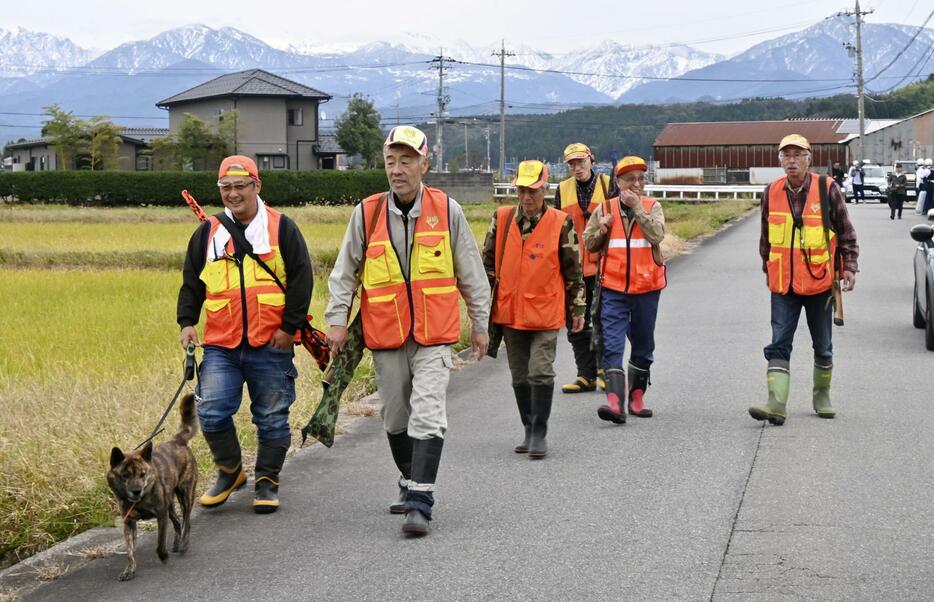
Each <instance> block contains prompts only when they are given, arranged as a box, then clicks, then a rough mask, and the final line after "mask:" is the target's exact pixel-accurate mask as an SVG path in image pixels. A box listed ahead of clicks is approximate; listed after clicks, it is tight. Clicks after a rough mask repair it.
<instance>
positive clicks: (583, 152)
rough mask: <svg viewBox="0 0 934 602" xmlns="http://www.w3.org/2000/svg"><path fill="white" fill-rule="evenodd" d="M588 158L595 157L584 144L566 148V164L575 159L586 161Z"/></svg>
mask: <svg viewBox="0 0 934 602" xmlns="http://www.w3.org/2000/svg"><path fill="white" fill-rule="evenodd" d="M587 157H593V152H591V150H590V147H589V146H587V145H586V144H584V143H583V142H573V143H571V144H568V145H567V146H566V147H565V148H564V162H565V163H567V162H568V161H571V160H574V159H585V158H587Z"/></svg>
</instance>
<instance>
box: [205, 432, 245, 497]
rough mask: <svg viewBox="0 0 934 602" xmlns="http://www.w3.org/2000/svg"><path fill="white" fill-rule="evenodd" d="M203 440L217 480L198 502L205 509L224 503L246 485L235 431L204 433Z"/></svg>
mask: <svg viewBox="0 0 934 602" xmlns="http://www.w3.org/2000/svg"><path fill="white" fill-rule="evenodd" d="M204 439H205V441H207V442H208V447H210V448H211V455H212V456H214V465H215V466H216V467H217V478H216V479H215V480H214V484H213V485H212V486H211V488H210V489H208V490H207V491H206V492H204V494H203V495H202V496H201V497H200V498H199V499H198V502H199V503H200V504H201V505H202V506H204V507H206V508H214V507H215V506H220V505H221V504H223V503H224V502H226V501H227V498H229V497H230V494H231V493H233V492H234V491H236V490H237V489H240V488H241V487H243V486H244V485H245V484H246V473H245V472H243V465H242V463H241V461H240V442H239V441H238V440H237V431H236V429H233V428H232V429H230V430H229V431H224V432H221V433H208V432H205V433H204Z"/></svg>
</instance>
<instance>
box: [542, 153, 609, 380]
mask: <svg viewBox="0 0 934 602" xmlns="http://www.w3.org/2000/svg"><path fill="white" fill-rule="evenodd" d="M564 162H565V163H567V164H568V169H569V170H570V171H571V174H572V175H571V177H570V178H567V179H566V180H563V181H562V182H561V183H560V184H558V190H557V191H556V192H555V208H556V209H560V210H561V211H564V212H565V213H567V214H568V215H569V216H570V217H571V221H572V222H573V223H574V231H575V232H576V233H577V240H578V241H581V240H583V237H584V228H585V226H586V225H587V220H589V219H590V215H591V214H592V213H593V212H594V211H595V210H596V208H597V207H599V206H600V204H601V203H602V202H603V201H604V200H606V199H609V198H613V197H614V196H616V183H615V182H613V180H612V178H610V176H608V175H606V174H596V173H594V171H593V152H592V151H591V150H590V147H588V146H587V145H586V144H583V143H582V142H574V143H573V144H569V145H567V147H566V148H565V149H564ZM578 246H579V247H580V264H581V269H582V271H583V275H584V300H585V302H586V309H585V311H584V326H583V328H581V329H580V331H578V332H574V329H573V328H571V324H572V321H573V315H572V314H571V313H570V312H569V313H568V315H567V327H568V342H569V343H570V344H571V349H573V350H574V362H575V363H576V364H577V378H575V379H574V382H572V383H568V384H566V385H562V387H561V392H562V393H581V392H584V391H593V390H594V389H596V388H597V387H598V386H600V387H601V388H604V386H605V383H603V382H602V380H603V379H602V378H599V376H598V370H597V358H596V354H595V353H594V351H593V349H591V345H590V339H591V335H592V334H593V333H592V330H591V326H590V308H591V306H592V305H593V291H594V282H595V281H596V279H597V256H598V254H597V253H591V252H590V251H588V250H587V246H586V245H583V244H579V245H578ZM599 372H600V373H602V372H603V371H602V370H600V371H599Z"/></svg>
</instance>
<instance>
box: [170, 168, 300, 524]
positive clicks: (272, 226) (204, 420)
mask: <svg viewBox="0 0 934 602" xmlns="http://www.w3.org/2000/svg"><path fill="white" fill-rule="evenodd" d="M217 187H218V189H219V190H220V196H221V201H222V202H223V204H224V212H223V213H220V214H218V215H216V216H213V217H211V218H210V219H208V220H207V221H205V222H204V223H203V224H202V225H201V227H199V228H198V229H197V230H196V231H195V233H194V234H193V235H192V237H191V240H190V241H189V243H188V252H187V254H186V256H185V267H184V270H183V282H182V286H181V289H180V290H179V292H178V312H177V314H178V315H177V319H178V325H179V326H180V327H181V343H182V347H188V345H189V344H191V343H193V344H195V345H197V344H198V343H199V338H198V333H197V331H196V330H195V324H197V323H198V320H199V318H200V315H201V308H202V306H204V309H205V314H206V319H205V324H204V338H203V341H202V343H203V347H204V358H203V360H202V363H201V372H200V377H199V384H198V388H197V392H196V393H197V395H198V397H199V398H200V402H199V403H198V419H199V421H200V423H201V430H202V432H203V433H204V438H205V439H206V440H207V442H208V446H209V447H210V448H211V453H212V455H213V456H214V463H215V465H216V466H217V479H216V481H215V482H214V485H213V486H212V487H211V489H210V490H208V491H207V492H206V493H205V494H204V495H202V496H201V499H200V500H199V501H200V503H201V504H202V505H203V506H207V507H214V506H219V505H221V504H223V503H224V502H226V501H227V498H228V497H229V496H230V494H231V493H232V492H233V491H234V490H235V489H238V488H240V487H242V486H243V485H244V483H246V473H245V472H244V470H243V464H242V462H241V456H240V443H239V441H238V439H237V432H236V428H235V427H234V423H233V415H234V414H236V413H237V410H238V409H239V408H240V402H241V400H242V396H243V384H244V383H246V385H247V388H248V389H249V392H250V400H251V404H250V410H251V412H252V414H253V423H254V424H255V425H256V430H257V435H258V439H259V445H258V448H257V452H256V470H255V493H254V499H253V509H254V510H255V511H256V512H257V513H260V514H266V513H270V512H275V511H276V510H277V509H278V507H279V471H280V470H281V469H282V464H283V462H284V461H285V454H286V452H287V451H288V449H289V445H290V444H291V440H292V439H291V435H290V432H289V407H290V406H291V405H292V402H293V401H295V378H296V377H297V376H298V372H297V370H296V369H295V365H294V363H293V361H292V360H293V357H294V353H293V350H292V345H293V342H294V341H295V340H296V336H297V335H296V333H297V332H298V331H299V329H300V328H301V326H302V324H303V323H304V322H305V317H306V314H307V312H308V305H309V303H310V302H311V289H312V271H311V261H310V259H309V257H308V249H307V247H306V245H305V239H304V238H303V237H302V234H301V232H300V231H299V229H298V226H297V225H296V224H295V222H293V221H292V220H291V219H289V218H288V217H287V216H285V215H283V214H282V213H280V212H279V211H276V210H275V209H272V208H271V207H269V206H267V205H266V204H265V203H264V202H263V200H262V199H261V198H260V197H259V192H260V189H261V188H262V180H260V177H259V171H258V170H257V169H256V163H254V162H253V160H252V159H250V158H249V157H245V156H242V155H233V156H230V157H227V158H226V159H224V160H223V162H222V163H221V166H220V169H219V170H218V180H217ZM277 280H278V282H277ZM279 283H281V284H282V285H283V287H284V290H283V288H280V286H279Z"/></svg>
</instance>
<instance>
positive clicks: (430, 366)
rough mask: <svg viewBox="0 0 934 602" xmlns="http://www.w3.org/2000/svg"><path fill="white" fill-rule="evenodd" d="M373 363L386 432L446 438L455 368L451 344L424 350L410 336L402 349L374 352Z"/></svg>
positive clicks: (417, 437)
mask: <svg viewBox="0 0 934 602" xmlns="http://www.w3.org/2000/svg"><path fill="white" fill-rule="evenodd" d="M373 363H374V364H376V386H377V388H378V389H379V397H380V399H381V400H382V402H383V408H382V410H380V415H381V416H382V418H383V428H385V429H386V432H387V433H390V434H392V435H396V434H398V433H401V432H403V431H407V432H408V434H409V437H412V438H413V439H427V438H429V437H441V438H444V432H445V431H446V430H447V428H448V419H447V412H446V410H445V399H446V396H447V389H448V381H449V380H450V378H451V368H452V367H453V366H454V362H453V360H452V359H451V347H450V345H436V346H432V347H423V346H421V345H419V344H418V343H416V342H415V341H414V340H413V339H412V338H411V337H410V338H409V339H408V340H406V342H405V345H403V346H402V348H400V349H392V350H383V351H373Z"/></svg>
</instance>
